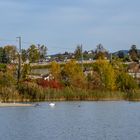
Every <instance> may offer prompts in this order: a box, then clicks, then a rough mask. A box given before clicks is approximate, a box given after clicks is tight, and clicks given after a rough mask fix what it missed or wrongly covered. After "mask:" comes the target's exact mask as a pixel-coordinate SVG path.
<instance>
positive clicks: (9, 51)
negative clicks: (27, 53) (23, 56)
mask: <svg viewBox="0 0 140 140" xmlns="http://www.w3.org/2000/svg"><path fill="white" fill-rule="evenodd" d="M4 53H5V55H6V58H7V59H8V62H10V63H11V62H14V60H15V59H16V58H17V50H16V47H15V46H12V45H7V46H5V47H4Z"/></svg>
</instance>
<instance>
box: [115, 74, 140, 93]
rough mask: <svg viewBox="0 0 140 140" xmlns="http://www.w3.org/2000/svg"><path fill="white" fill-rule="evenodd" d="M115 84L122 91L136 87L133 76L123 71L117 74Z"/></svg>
mask: <svg viewBox="0 0 140 140" xmlns="http://www.w3.org/2000/svg"><path fill="white" fill-rule="evenodd" d="M116 84H117V88H118V89H120V90H122V91H133V90H135V89H136V88H137V87H138V85H137V82H136V81H135V80H134V78H133V77H132V76H130V75H129V74H128V73H125V72H120V73H119V74H118V75H117V80H116Z"/></svg>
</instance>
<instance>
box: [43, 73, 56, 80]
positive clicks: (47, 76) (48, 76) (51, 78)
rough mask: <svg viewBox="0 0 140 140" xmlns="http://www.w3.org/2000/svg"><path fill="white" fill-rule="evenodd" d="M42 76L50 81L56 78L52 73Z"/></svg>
mask: <svg viewBox="0 0 140 140" xmlns="http://www.w3.org/2000/svg"><path fill="white" fill-rule="evenodd" d="M42 78H43V79H44V80H47V81H50V80H53V79H54V77H53V76H52V74H46V75H43V76H42Z"/></svg>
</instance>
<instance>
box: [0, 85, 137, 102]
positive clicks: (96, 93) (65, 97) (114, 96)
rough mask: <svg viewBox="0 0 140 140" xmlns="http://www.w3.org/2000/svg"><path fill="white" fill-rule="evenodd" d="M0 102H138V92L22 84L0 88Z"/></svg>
mask: <svg viewBox="0 0 140 140" xmlns="http://www.w3.org/2000/svg"><path fill="white" fill-rule="evenodd" d="M0 100H1V101H2V102H12V101H17V102H36V101H37V102H38V101H50V100H52V101H56V100H57V101H75V100H76V101H114V100H131V101H140V91H139V90H138V91H135V92H134V91H133V92H132V91H131V92H121V91H113V92H111V91H101V90H84V89H79V88H72V87H66V88H63V89H57V90H56V89H49V88H48V89H46V88H42V87H41V86H38V85H37V84H34V83H26V84H25V83H24V84H20V85H18V87H17V88H15V87H13V88H11V87H4V88H0Z"/></svg>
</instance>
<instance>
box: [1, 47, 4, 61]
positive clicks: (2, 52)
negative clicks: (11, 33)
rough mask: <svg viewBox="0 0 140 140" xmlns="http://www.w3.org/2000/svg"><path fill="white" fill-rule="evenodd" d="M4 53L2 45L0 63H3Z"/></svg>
mask: <svg viewBox="0 0 140 140" xmlns="http://www.w3.org/2000/svg"><path fill="white" fill-rule="evenodd" d="M3 54H4V50H3V48H2V47H0V63H3Z"/></svg>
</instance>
